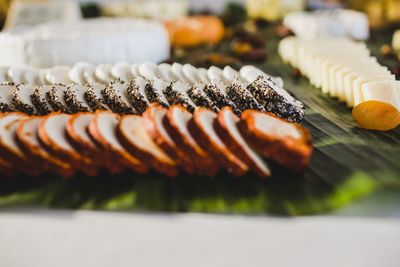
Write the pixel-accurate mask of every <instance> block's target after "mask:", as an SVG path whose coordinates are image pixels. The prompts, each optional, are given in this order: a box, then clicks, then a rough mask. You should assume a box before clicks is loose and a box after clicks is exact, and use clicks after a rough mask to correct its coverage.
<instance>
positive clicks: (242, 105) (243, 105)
mask: <svg viewBox="0 0 400 267" xmlns="http://www.w3.org/2000/svg"><path fill="white" fill-rule="evenodd" d="M226 91H227V96H228V98H229V99H231V100H232V101H233V103H235V105H236V107H237V109H238V110H240V111H241V112H243V111H244V110H246V109H255V110H259V111H265V108H264V106H263V105H261V104H260V103H259V102H258V101H257V100H256V99H255V98H254V96H253V95H252V94H251V93H250V91H249V90H247V84H246V83H245V82H244V81H243V80H241V79H240V78H239V76H236V77H235V78H234V79H233V82H232V83H231V84H230V85H229V86H228V87H227V89H226Z"/></svg>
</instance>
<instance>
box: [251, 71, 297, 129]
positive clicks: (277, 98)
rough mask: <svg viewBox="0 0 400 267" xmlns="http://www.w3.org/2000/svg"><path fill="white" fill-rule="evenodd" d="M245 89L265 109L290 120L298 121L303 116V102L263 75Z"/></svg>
mask: <svg viewBox="0 0 400 267" xmlns="http://www.w3.org/2000/svg"><path fill="white" fill-rule="evenodd" d="M247 89H248V90H249V91H250V92H251V94H252V95H253V96H254V98H255V99H257V101H258V102H259V103H261V104H262V105H263V106H264V108H265V110H266V111H268V112H271V113H273V114H275V115H277V116H279V117H281V118H284V119H287V120H288V121H290V122H300V121H302V120H303V118H304V113H305V108H304V105H303V103H301V102H300V101H298V100H296V99H295V98H294V97H293V96H291V95H290V94H289V93H288V92H287V91H286V90H285V89H283V88H281V87H279V86H278V85H276V84H275V83H274V82H273V81H272V80H271V79H268V78H266V77H264V76H258V78H257V79H256V80H255V81H254V82H252V83H251V84H250V85H249V86H248V87H247Z"/></svg>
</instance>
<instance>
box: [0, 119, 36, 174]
mask: <svg viewBox="0 0 400 267" xmlns="http://www.w3.org/2000/svg"><path fill="white" fill-rule="evenodd" d="M9 115H10V116H11V115H21V116H22V117H24V118H27V116H26V114H23V113H20V112H10V113H7V114H1V115H0V119H2V118H4V117H6V116H9ZM21 120H23V119H20V120H16V121H15V122H14V123H18V124H19V123H20V121H21ZM19 148H20V147H19ZM0 158H3V159H7V160H6V161H7V162H9V163H12V164H11V165H14V162H15V164H17V166H18V172H21V173H23V174H25V175H27V176H38V175H41V174H42V173H43V170H42V168H41V167H40V166H37V165H35V164H34V163H33V162H31V161H30V159H29V158H27V157H26V156H25V155H24V154H23V153H22V151H20V153H17V152H16V151H13V150H12V149H10V148H9V147H8V145H6V144H3V143H2V142H1V140H0ZM17 166H14V167H15V168H16V167H17Z"/></svg>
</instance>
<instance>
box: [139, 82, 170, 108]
mask: <svg viewBox="0 0 400 267" xmlns="http://www.w3.org/2000/svg"><path fill="white" fill-rule="evenodd" d="M170 84H171V83H170V82H166V81H164V80H161V79H155V80H153V81H151V82H150V83H149V84H147V85H146V88H145V90H146V96H147V99H148V100H149V102H150V103H158V104H160V105H161V106H163V107H169V103H168V100H167V98H166V97H165V95H164V93H163V92H164V91H165V90H166V89H167V88H168V86H169V85H170Z"/></svg>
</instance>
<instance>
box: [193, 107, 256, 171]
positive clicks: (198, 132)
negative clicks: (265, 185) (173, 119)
mask: <svg viewBox="0 0 400 267" xmlns="http://www.w3.org/2000/svg"><path fill="white" fill-rule="evenodd" d="M208 111H209V110H208V109H204V108H198V109H197V110H196V111H195V112H194V114H193V118H192V120H190V122H189V132H190V134H191V135H192V136H193V138H194V139H195V140H196V142H197V143H199V145H200V146H201V147H202V148H203V149H204V150H206V151H207V152H209V153H210V154H212V155H213V156H214V158H215V159H217V161H218V163H219V164H220V165H222V166H223V167H224V168H225V169H226V170H227V171H228V172H229V173H231V174H233V175H234V176H243V175H245V174H246V173H247V171H248V169H249V167H248V166H247V165H246V164H245V163H244V162H242V161H241V160H240V159H239V158H237V157H236V156H235V155H234V154H233V153H232V152H231V151H230V150H229V149H228V148H227V147H226V146H221V145H219V144H217V143H216V142H215V141H213V139H212V138H211V137H210V136H209V135H208V134H207V132H206V130H205V129H204V125H203V124H202V123H201V121H200V116H201V113H202V112H208ZM213 124H214V123H213Z"/></svg>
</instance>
